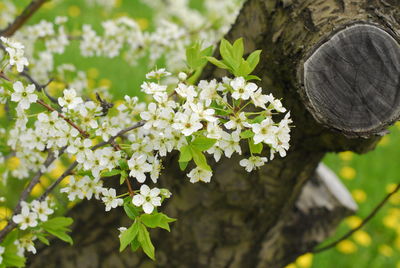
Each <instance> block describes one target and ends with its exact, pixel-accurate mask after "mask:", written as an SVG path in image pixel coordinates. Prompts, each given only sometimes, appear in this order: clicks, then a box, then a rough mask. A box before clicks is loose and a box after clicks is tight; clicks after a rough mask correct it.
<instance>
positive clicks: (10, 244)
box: [0, 230, 25, 267]
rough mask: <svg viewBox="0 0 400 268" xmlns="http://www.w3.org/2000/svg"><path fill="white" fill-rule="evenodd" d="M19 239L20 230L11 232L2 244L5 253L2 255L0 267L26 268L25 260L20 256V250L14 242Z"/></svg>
mask: <svg viewBox="0 0 400 268" xmlns="http://www.w3.org/2000/svg"><path fill="white" fill-rule="evenodd" d="M17 238H18V230H14V231H12V232H10V233H9V234H8V235H7V236H6V237H5V238H4V240H3V242H2V243H1V246H3V247H4V253H3V254H2V257H3V261H2V262H1V264H0V267H24V266H25V258H24V257H20V256H19V255H18V248H17V246H16V245H15V244H14V242H15V241H16V240H17Z"/></svg>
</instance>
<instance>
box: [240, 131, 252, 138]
mask: <svg viewBox="0 0 400 268" xmlns="http://www.w3.org/2000/svg"><path fill="white" fill-rule="evenodd" d="M240 137H241V138H242V139H248V138H252V137H254V132H253V131H251V130H250V129H247V130H245V131H243V132H242V133H240Z"/></svg>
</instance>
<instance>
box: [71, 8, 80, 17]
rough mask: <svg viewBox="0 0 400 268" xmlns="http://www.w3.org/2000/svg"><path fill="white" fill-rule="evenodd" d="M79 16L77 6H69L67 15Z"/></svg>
mask: <svg viewBox="0 0 400 268" xmlns="http://www.w3.org/2000/svg"><path fill="white" fill-rule="evenodd" d="M80 14H81V9H80V8H79V7H78V6H70V7H69V8H68V15H69V16H70V17H78V16H79V15H80Z"/></svg>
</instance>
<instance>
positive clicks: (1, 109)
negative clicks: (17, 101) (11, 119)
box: [0, 104, 6, 117]
mask: <svg viewBox="0 0 400 268" xmlns="http://www.w3.org/2000/svg"><path fill="white" fill-rule="evenodd" d="M5 115H6V105H5V104H0V117H4V116H5Z"/></svg>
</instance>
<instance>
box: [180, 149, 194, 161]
mask: <svg viewBox="0 0 400 268" xmlns="http://www.w3.org/2000/svg"><path fill="white" fill-rule="evenodd" d="M179 151H180V152H181V153H180V155H179V160H178V161H179V162H189V161H190V160H192V152H191V150H190V147H189V145H185V146H182V147H181V148H180V150H179Z"/></svg>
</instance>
